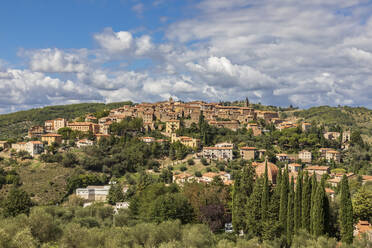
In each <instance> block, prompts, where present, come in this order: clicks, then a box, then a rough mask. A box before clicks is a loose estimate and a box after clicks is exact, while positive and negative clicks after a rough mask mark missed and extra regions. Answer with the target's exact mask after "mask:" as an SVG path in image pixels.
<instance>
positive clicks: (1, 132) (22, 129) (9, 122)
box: [0, 102, 128, 140]
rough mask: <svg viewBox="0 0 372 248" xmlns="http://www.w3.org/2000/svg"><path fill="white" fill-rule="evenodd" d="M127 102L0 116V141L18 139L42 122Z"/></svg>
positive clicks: (96, 110) (32, 110) (68, 117)
mask: <svg viewBox="0 0 372 248" xmlns="http://www.w3.org/2000/svg"><path fill="white" fill-rule="evenodd" d="M126 103H128V102H118V103H109V104H104V103H81V104H71V105H60V106H48V107H44V108H38V109H30V110H26V111H19V112H15V113H10V114H4V115H0V140H2V139H8V138H19V137H23V136H25V135H26V134H27V130H28V128H29V127H31V126H34V125H43V123H44V121H46V120H50V119H55V118H58V117H64V118H66V119H70V120H71V119H73V118H76V117H79V116H83V115H85V114H87V113H95V112H99V111H103V110H105V109H109V110H110V109H113V108H118V107H121V106H123V105H124V104H126Z"/></svg>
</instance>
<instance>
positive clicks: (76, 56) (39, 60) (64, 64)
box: [24, 48, 87, 72]
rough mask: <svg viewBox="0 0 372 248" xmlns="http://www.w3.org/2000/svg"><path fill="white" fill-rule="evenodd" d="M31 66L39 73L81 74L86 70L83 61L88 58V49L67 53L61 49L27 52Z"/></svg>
mask: <svg viewBox="0 0 372 248" xmlns="http://www.w3.org/2000/svg"><path fill="white" fill-rule="evenodd" d="M24 55H26V56H27V57H28V58H29V66H30V69H31V70H33V71H39V72H81V71H84V70H86V65H85V63H84V62H83V60H84V59H85V58H86V56H87V51H86V49H80V50H76V51H73V52H65V51H62V50H60V49H57V48H54V49H51V48H47V49H41V50H33V51H26V52H25V53H24Z"/></svg>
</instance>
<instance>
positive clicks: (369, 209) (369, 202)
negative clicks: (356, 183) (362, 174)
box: [353, 186, 372, 220]
mask: <svg viewBox="0 0 372 248" xmlns="http://www.w3.org/2000/svg"><path fill="white" fill-rule="evenodd" d="M353 210H354V217H355V219H357V220H370V219H371V218H372V192H371V191H370V190H368V189H367V187H366V186H363V187H361V188H360V189H359V190H358V192H357V193H356V194H355V195H354V196H353Z"/></svg>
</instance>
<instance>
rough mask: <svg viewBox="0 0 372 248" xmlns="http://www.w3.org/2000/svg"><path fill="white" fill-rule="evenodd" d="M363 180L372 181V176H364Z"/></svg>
mask: <svg viewBox="0 0 372 248" xmlns="http://www.w3.org/2000/svg"><path fill="white" fill-rule="evenodd" d="M362 179H363V180H364V181H372V176H368V175H363V176H362Z"/></svg>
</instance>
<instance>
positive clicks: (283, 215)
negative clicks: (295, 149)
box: [279, 167, 289, 232]
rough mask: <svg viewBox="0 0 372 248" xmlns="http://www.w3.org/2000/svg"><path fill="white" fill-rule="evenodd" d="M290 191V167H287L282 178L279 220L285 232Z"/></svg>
mask: <svg viewBox="0 0 372 248" xmlns="http://www.w3.org/2000/svg"><path fill="white" fill-rule="evenodd" d="M288 192H289V179H288V168H287V167H286V168H285V170H284V173H283V176H282V179H281V188H280V209H279V222H280V223H281V224H282V226H283V230H284V232H286V231H287V207H288Z"/></svg>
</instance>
